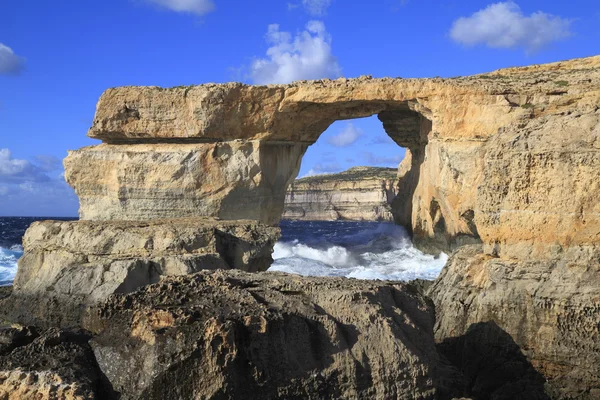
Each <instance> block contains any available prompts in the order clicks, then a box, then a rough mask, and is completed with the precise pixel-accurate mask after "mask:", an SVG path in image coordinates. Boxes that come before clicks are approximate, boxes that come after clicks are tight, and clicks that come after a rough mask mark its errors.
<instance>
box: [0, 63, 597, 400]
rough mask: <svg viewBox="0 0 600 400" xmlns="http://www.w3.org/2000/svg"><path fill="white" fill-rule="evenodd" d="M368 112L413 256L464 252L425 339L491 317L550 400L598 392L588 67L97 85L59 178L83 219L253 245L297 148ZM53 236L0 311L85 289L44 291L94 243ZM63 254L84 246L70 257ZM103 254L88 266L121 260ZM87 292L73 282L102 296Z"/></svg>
mask: <svg viewBox="0 0 600 400" xmlns="http://www.w3.org/2000/svg"><path fill="white" fill-rule="evenodd" d="M375 114H376V115H378V118H379V119H380V120H381V122H382V124H383V127H384V129H385V131H386V132H387V133H388V135H389V136H390V137H391V138H392V139H393V140H394V141H395V143H397V144H398V145H399V146H402V147H405V148H407V150H408V151H407V154H408V155H409V157H407V158H406V160H405V161H403V163H402V164H401V165H400V168H399V171H398V181H397V186H396V197H395V199H394V201H393V203H392V205H391V211H392V213H393V217H394V220H395V221H396V222H398V223H401V224H404V225H406V226H407V228H408V230H409V231H410V232H411V233H412V235H413V240H414V242H415V244H416V245H417V246H419V247H420V248H422V249H425V250H427V251H429V252H432V253H434V252H439V251H448V252H450V251H453V250H455V249H457V248H458V250H457V251H456V252H455V253H454V256H453V257H452V258H451V262H450V263H449V265H447V266H446V267H445V270H444V271H443V273H442V275H441V276H440V278H439V279H438V280H437V281H436V283H435V285H433V286H432V288H431V289H430V292H429V294H430V296H431V298H432V299H433V300H434V302H435V305H436V316H437V320H436V332H435V334H436V339H437V340H438V341H441V342H446V341H447V340H449V339H452V338H455V339H456V341H455V342H454V343H463V342H461V340H463V339H461V338H464V336H465V335H470V336H469V337H468V340H466V339H465V340H466V341H464V343H470V341H471V340H474V338H475V339H477V338H478V337H479V336H478V335H479V334H478V333H475V334H474V333H473V332H474V331H473V330H472V329H471V328H472V326H473V325H477V324H488V323H492V322H493V324H492V325H478V326H480V327H482V328H480V330H479V331H478V332H483V333H481V335H482V337H485V336H486V335H488V334H493V335H496V336H495V339H494V340H492V343H497V340H496V339H498V338H505V337H506V336H507V337H508V338H509V339H510V340H511V342H510V344H511V346H513V347H514V346H516V349H517V350H518V351H516V353H518V354H520V355H523V354H524V355H525V356H526V357H527V362H531V365H533V367H535V368H536V369H537V370H538V371H541V373H543V375H544V377H546V378H547V379H549V380H550V382H549V385H550V388H551V390H552V391H553V393H557V394H556V396H555V397H556V398H581V399H593V398H598V396H599V393H600V372H598V360H599V359H600V357H599V353H600V350H599V349H598V346H597V343H598V340H599V338H598V329H597V328H598V323H600V297H599V296H598V276H597V275H598V271H600V202H599V201H598V199H599V198H600V186H599V185H600V57H590V58H585V59H579V60H572V61H565V62H560V63H554V64H546V65H537V66H531V67H524V68H511V69H505V70H500V71H496V72H493V73H490V74H485V75H477V76H472V77H458V78H452V79H440V78H436V79H390V78H384V79H371V78H370V77H362V78H358V79H338V80H335V81H331V80H321V81H309V82H305V81H302V82H296V83H292V84H289V85H271V86H247V85H243V84H237V83H230V84H222V85H215V84H208V85H201V86H194V87H178V88H171V89H163V88H159V87H122V88H115V89H109V90H107V91H106V92H105V93H104V94H103V95H102V97H101V98H100V101H99V103H98V106H97V112H96V117H95V119H94V123H93V126H92V128H91V129H90V131H89V136H90V137H92V138H96V139H100V140H102V141H103V142H104V143H103V144H100V145H98V146H92V147H87V148H83V149H81V150H77V151H72V152H70V154H69V156H68V157H67V159H66V160H65V169H66V178H67V181H68V182H69V183H70V184H71V185H72V186H73V187H74V188H75V191H76V192H77V194H78V196H79V198H80V216H81V219H82V221H83V222H81V223H83V224H85V223H97V224H106V225H107V226H108V225H110V223H119V221H129V222H130V223H133V224H135V223H140V224H142V225H143V224H146V223H148V222H149V221H153V220H156V219H160V218H183V219H185V218H190V217H194V218H198V219H201V220H202V219H207V220H209V221H211V222H210V224H215V226H216V225H217V222H216V220H217V219H221V220H224V221H223V222H227V221H232V223H235V221H237V220H241V219H250V220H253V223H254V224H255V225H253V227H252V228H251V229H249V230H248V232H246V233H245V234H244V235H243V236H248V237H251V238H252V237H254V238H255V237H256V236H257V235H258V236H260V232H263V231H265V229H267V228H268V226H269V225H270V226H273V225H275V224H277V222H278V221H279V219H280V217H281V214H282V212H283V209H284V200H285V195H286V191H287V190H288V187H289V185H290V184H291V183H292V181H293V180H294V179H295V177H296V175H297V173H298V169H299V165H300V162H301V158H302V156H303V154H304V152H305V151H306V148H307V147H308V146H309V145H311V144H312V143H314V142H315V141H316V140H317V139H318V137H319V135H321V133H322V132H323V131H324V130H325V129H327V127H328V126H329V125H330V124H331V123H333V122H334V121H336V120H344V119H352V118H359V117H367V116H370V115H375ZM261 223H262V224H261ZM210 224H209V225H210ZM81 226H84V225H81ZM209 227H210V226H209ZM132 229H133V228H132ZM145 229H146V228H143V229H142V230H145ZM128 230H129V228H127V229H126V231H128ZM147 231H148V232H150V231H152V229H151V228H148V229H147ZM36 232H37V233H39V230H38V229H37V228H36V229H33V230H31V231H30V232H28V233H27V237H26V238H25V242H26V243H33V238H34V237H35V234H37V233H36ZM197 235H198V236H202V235H200V234H199V233H197ZM267 236H268V237H270V238H272V239H273V240H274V239H276V237H277V233H276V232H272V234H268V235H267ZM111 237H112V236H111ZM57 238H58V239H60V240H59V242H60V243H58V242H56V241H54V239H52V240H50V238H46V239H47V240H43V241H41V242H40V243H41V244H40V245H39V246H41V247H39V248H34V247H35V246H33V245H32V246H30V247H28V246H27V245H26V248H25V253H26V254H25V256H24V258H23V259H24V260H25V261H23V262H24V263H27V267H26V268H20V269H19V272H18V275H17V280H16V281H17V285H16V286H15V292H14V293H15V294H17V295H19V296H21V297H18V296H17V297H16V298H17V300H18V299H24V300H22V302H21V303H18V302H17V303H13V304H17V305H19V307H16V306H15V307H12V308H11V307H2V308H3V309H5V310H6V309H10V310H21V311H22V310H25V308H23V307H25V306H27V307H30V308H32V307H33V308H36V307H37V308H38V310H37V311H38V313H41V314H43V312H44V307H45V306H46V305H48V304H42V303H37V302H35V299H37V298H38V297H36V296H38V293H41V292H44V295H45V296H48V294H50V295H53V294H56V293H57V292H59V291H60V290H71V289H72V288H78V287H80V286H78V285H80V284H82V281H83V278H81V279H80V280H79V281H78V282H69V281H68V280H64V281H61V282H66V283H65V284H64V285H62V284H61V285H54V284H52V283H48V282H50V281H51V280H49V279H47V277H48V276H50V275H52V274H56V275H52V276H54V277H56V276H62V277H63V278H64V277H66V276H67V275H65V274H66V272H61V273H58V272H57V271H59V270H60V269H61V268H64V271H67V270H68V267H69V266H70V265H67V266H66V267H65V266H64V265H60V264H59V263H55V262H51V261H52V257H54V255H55V254H58V252H65V253H66V254H68V255H69V254H74V255H75V256H76V257H82V258H81V262H80V263H79V264H77V265H78V268H77V269H76V271H75V269H74V270H73V271H75V272H77V274H79V275H77V274H75V275H73V276H85V275H82V274H84V273H86V271H89V270H86V269H85V268H88V267H89V265H88V263H87V262H85V260H86V258H83V257H87V256H88V255H89V254H88V252H89V251H91V250H89V248H88V247H86V245H85V243H86V241H93V240H94V239H93V235H88V234H87V233H86V232H85V231H82V230H74V231H73V232H72V234H70V235H66V236H64V235H63V236H60V235H59V236H58V237H57ZM58 239H57V240H58ZM108 242H110V240H109V241H108ZM108 242H107V243H108ZM69 243H81V246H75V247H77V248H79V247H81V249H82V250H81V251H77V249H76V248H69V249H68V250H65V248H66V247H65V246H67V244H69ZM265 243H267V244H268V243H271V242H270V241H269V240H266V241H265ZM466 244H467V245H469V246H468V247H464V246H463V245H466ZM106 245H107V246H108V247H107V248H109V249H114V247H112V246H109V245H108V244H106ZM136 246H137V245H136ZM136 246H134V247H136ZM460 246H463V247H462V248H459V247H460ZM205 247H206V251H207V252H210V251H211V250H212V247H211V245H210V243H208V244H206V246H205ZM136 248H137V247H136ZM143 249H144V247H143V246H142V247H141V248H140V251H141V252H142V253H143V252H144V251H146V250H143ZM94 251H96V250H94ZM99 254H104V256H106V254H105V253H102V251H99ZM140 254H141V253H140ZM144 254H145V253H144ZM236 254H237V253H236ZM36 257H37V258H36ZM106 257H107V258H108V260H104V261H106V262H107V263H108V264H106V266H103V267H102V268H100V267H98V268H97V271H99V272H102V273H106V272H107V271H108V272H110V271H111V268H112V267H111V265H112V264H111V263H110V260H111V259H112V258H118V257H116V256H114V257H113V254H112V253H108V256H106ZM133 258H134V259H135V258H142V256H139V255H138V256H133ZM78 260H79V259H78ZM78 262H79V261H78ZM225 262H226V263H227V260H225ZM48 263H50V264H48ZM24 265H25V264H24ZM94 265H95V264H94ZM198 265H199V268H200V269H204V268H209V267H210V265H209V264H203V263H200V264H198ZM235 268H237V267H235ZM141 270H142V271H143V272H144V274H149V273H150V272H151V268H150V267H147V268H145V269H144V268H142V269H141ZM69 271H70V272H72V271H71V270H69ZM119 271H121V272H123V271H125V269H122V268H121V269H120V270H119ZM125 272H126V271H125ZM189 272H193V271H189ZM60 274H63V275H60ZM120 276H121V275H120ZM122 276H127V274H125V275H122ZM144 276H146V275H144ZM298 279H299V280H302V279H304V278H298ZM46 280H48V282H46V283H44V282H45V281H46ZM97 282H99V283H98V285H100V284H101V283H102V281H97ZM67 283H68V284H67ZM113 283H114V282H113ZM149 283H151V282H149ZM98 285H93V284H92V285H89V286H85V285H83V286H82V287H85V290H86V291H90V293H92V292H93V293H100V292H98V291H97V290H98V288H99V286H98ZM40 288H44V290H41V289H40ZM38 289H40V290H38ZM111 290H112V289H111ZM131 290H134V289H131ZM127 291H130V290H123V291H122V292H127ZM106 293H108V292H106ZM111 293H114V291H112V292H111ZM27 296H29V297H27ZM103 296H104V297H106V296H108V294H106V295H102V296H99V297H96V298H95V299H97V300H98V301H100V299H101V298H102V297H103ZM32 299H34V300H32ZM20 306H23V307H20ZM23 312H24V311H23ZM490 332H491V333H490ZM478 346H480V347H476V348H486V346H485V345H482V344H481V343H479V344H478ZM488 347H489V346H488ZM458 348H460V346H459V347H458ZM519 348H520V349H519ZM379 350H380V349H379ZM521 350H522V351H521ZM467 361H468V360H467ZM507 365H508V364H507ZM463 367H465V365H463ZM505 367H506V368H509V365H508V366H505ZM466 368H467V369H469V368H470V372H473V371H479V368H478V366H473V365H467V366H466ZM577 371H583V372H577ZM573 374H575V375H576V378H577V379H574V378H573V379H572V376H573ZM339 376H342V375H339ZM536 379H537V378H536ZM542 380H543V379H542ZM513 389H514V390H516V387H513V388H510V390H513ZM506 390H509V389H506ZM511 393H514V392H511ZM471 394H473V396H474V397H477V396H479V395H480V393H475V392H473V393H469V395H471ZM488 394H489V393H488ZM561 396H562V397H561ZM507 398H510V397H507ZM523 398H527V397H523Z"/></svg>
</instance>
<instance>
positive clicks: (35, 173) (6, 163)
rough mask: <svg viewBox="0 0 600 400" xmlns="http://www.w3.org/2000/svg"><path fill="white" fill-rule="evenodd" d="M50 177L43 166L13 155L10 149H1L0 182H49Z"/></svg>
mask: <svg viewBox="0 0 600 400" xmlns="http://www.w3.org/2000/svg"><path fill="white" fill-rule="evenodd" d="M49 180H50V178H49V177H48V175H46V173H45V172H44V170H43V169H42V168H40V167H39V166H37V165H34V164H32V163H30V162H29V161H27V160H20V159H16V158H13V157H12V153H11V152H10V150H9V149H0V182H1V183H24V182H28V181H33V182H47V181H49Z"/></svg>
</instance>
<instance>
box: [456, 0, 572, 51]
mask: <svg viewBox="0 0 600 400" xmlns="http://www.w3.org/2000/svg"><path fill="white" fill-rule="evenodd" d="M571 23H572V20H569V19H565V18H561V17H558V16H555V15H551V14H546V13H544V12H541V11H537V12H535V13H533V14H531V15H530V16H526V15H524V14H523V13H522V11H521V9H520V7H519V6H518V5H517V4H516V3H514V2H513V1H507V2H501V3H495V4H491V5H489V6H488V7H487V8H485V9H483V10H480V11H477V12H476V13H474V14H473V15H471V16H470V17H461V18H459V19H457V20H456V21H454V23H453V25H452V28H451V30H450V37H451V38H452V39H453V40H454V41H456V42H458V43H461V44H464V45H467V46H474V45H478V44H485V45H487V46H489V47H493V48H515V47H524V48H525V49H526V50H527V51H535V50H537V49H539V48H541V47H543V46H545V45H547V44H548V43H550V42H553V41H556V40H560V39H564V38H566V37H568V36H570V35H571V32H570V26H571Z"/></svg>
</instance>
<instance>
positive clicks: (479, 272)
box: [428, 246, 600, 400]
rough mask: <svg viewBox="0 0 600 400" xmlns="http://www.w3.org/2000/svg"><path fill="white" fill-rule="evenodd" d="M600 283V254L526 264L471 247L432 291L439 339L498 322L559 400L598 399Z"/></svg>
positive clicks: (454, 259)
mask: <svg viewBox="0 0 600 400" xmlns="http://www.w3.org/2000/svg"><path fill="white" fill-rule="evenodd" d="M599 288H600V252H596V253H595V254H590V253H588V254H587V256H586V257H584V254H583V253H579V254H577V255H574V256H570V255H568V254H567V255H565V256H564V257H563V258H561V259H558V260H550V261H548V260H543V261H519V260H517V259H504V258H498V257H494V256H492V255H489V254H485V253H483V251H482V250H481V247H478V246H465V247H463V248H461V249H459V250H457V251H456V252H455V253H454V254H453V256H452V257H451V258H450V260H449V261H448V264H447V266H446V267H445V268H444V270H443V271H442V274H441V276H440V277H439V278H438V279H437V280H436V282H435V284H434V285H433V286H432V287H431V288H430V289H429V292H428V293H429V295H430V296H431V298H432V299H433V301H434V302H435V306H436V320H437V321H436V330H435V335H436V339H437V340H438V341H446V342H448V341H452V340H457V339H455V338H458V337H461V336H463V335H465V334H467V332H469V330H470V329H472V328H473V327H475V326H477V324H479V323H489V322H492V323H493V324H495V325H496V326H497V327H498V329H500V330H501V331H502V332H504V334H505V335H510V336H509V337H512V339H513V340H514V342H515V343H516V344H517V345H518V346H520V348H521V351H522V352H523V354H524V355H525V356H526V357H527V359H528V360H530V362H531V364H532V365H533V367H534V368H535V369H536V370H537V371H538V372H539V373H541V374H542V375H543V376H544V377H546V379H548V389H547V390H548V392H549V393H550V394H551V395H552V398H555V399H590V400H591V399H597V398H599V397H600V290H599ZM472 343H473V341H472ZM467 359H468V358H467ZM470 361H471V362H474V360H473V359H471V360H470Z"/></svg>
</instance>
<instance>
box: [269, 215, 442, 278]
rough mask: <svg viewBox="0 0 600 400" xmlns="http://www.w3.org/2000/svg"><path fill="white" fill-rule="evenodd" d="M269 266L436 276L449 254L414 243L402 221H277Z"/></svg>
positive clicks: (320, 272) (353, 274) (323, 272)
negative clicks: (425, 249) (423, 249)
mask: <svg viewBox="0 0 600 400" xmlns="http://www.w3.org/2000/svg"><path fill="white" fill-rule="evenodd" d="M281 232H282V237H281V239H280V240H279V242H278V243H276V244H275V249H274V252H273V258H274V259H275V262H274V263H273V265H272V266H271V268H270V269H269V271H283V272H289V273H293V274H300V275H312V276H345V277H348V278H357V279H381V280H402V281H407V280H412V279H417V278H420V279H429V280H431V279H435V278H436V277H437V276H438V275H439V274H440V271H441V270H442V268H443V267H444V265H445V264H446V261H448V256H447V255H446V254H444V253H442V254H440V255H439V256H437V257H434V256H431V255H428V254H424V253H423V252H421V251H420V250H418V249H416V248H415V247H414V246H413V244H412V243H411V241H410V237H409V235H408V233H407V232H406V229H404V228H403V227H402V226H399V225H395V224H393V223H389V222H388V223H386V222H356V221H331V222H329V221H289V220H287V221H286V220H284V221H282V222H281Z"/></svg>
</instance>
